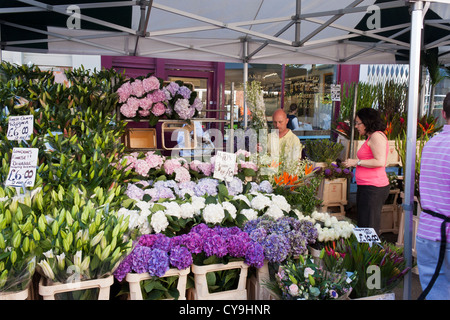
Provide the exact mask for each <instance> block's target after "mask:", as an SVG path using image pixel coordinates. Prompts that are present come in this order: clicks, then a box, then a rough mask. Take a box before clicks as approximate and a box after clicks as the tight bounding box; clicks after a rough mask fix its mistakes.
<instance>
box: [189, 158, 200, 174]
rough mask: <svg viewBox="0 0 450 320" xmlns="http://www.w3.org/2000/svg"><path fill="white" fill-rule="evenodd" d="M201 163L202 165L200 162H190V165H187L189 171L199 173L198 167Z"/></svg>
mask: <svg viewBox="0 0 450 320" xmlns="http://www.w3.org/2000/svg"><path fill="white" fill-rule="evenodd" d="M201 163H202V162H201V161H200V160H192V161H191V163H190V164H189V167H190V168H191V170H194V171H197V172H200V168H199V165H200V164H201Z"/></svg>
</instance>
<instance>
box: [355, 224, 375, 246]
mask: <svg viewBox="0 0 450 320" xmlns="http://www.w3.org/2000/svg"><path fill="white" fill-rule="evenodd" d="M353 234H354V235H355V236H356V239H357V240H358V242H360V243H361V242H362V243H373V242H376V243H380V242H381V240H380V238H379V237H378V235H377V233H376V232H375V229H374V228H354V229H353Z"/></svg>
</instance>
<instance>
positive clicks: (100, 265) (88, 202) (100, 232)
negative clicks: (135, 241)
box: [37, 187, 132, 300]
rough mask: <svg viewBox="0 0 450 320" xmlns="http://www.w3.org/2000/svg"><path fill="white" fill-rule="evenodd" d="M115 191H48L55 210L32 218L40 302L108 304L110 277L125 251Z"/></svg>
mask: <svg viewBox="0 0 450 320" xmlns="http://www.w3.org/2000/svg"><path fill="white" fill-rule="evenodd" d="M117 188H120V187H116V188H112V189H110V190H108V191H107V192H105V191H104V190H103V189H102V188H99V187H98V188H95V192H92V194H91V193H90V192H88V191H86V190H85V192H86V193H83V192H81V194H80V190H79V189H78V188H77V187H73V188H72V189H69V190H63V189H62V188H61V189H60V191H59V192H58V193H56V192H52V193H51V195H46V197H48V196H52V197H54V199H53V201H54V202H55V207H54V208H53V210H51V211H49V212H48V213H47V215H44V214H41V215H40V216H39V217H38V230H39V231H40V232H41V233H43V235H44V236H43V240H42V241H41V242H40V245H41V247H42V250H43V254H42V255H40V256H39V257H38V261H39V262H38V263H37V271H38V272H39V273H40V275H41V280H40V282H39V294H40V295H41V296H43V298H44V300H56V299H61V300H96V299H99V300H108V299H109V291H110V286H111V285H112V284H113V282H114V278H113V276H112V273H113V272H114V270H115V269H116V268H117V267H118V266H119V264H120V262H121V260H122V259H123V258H124V257H125V256H126V255H127V254H128V253H129V251H130V250H131V245H132V242H131V240H130V238H129V235H128V223H129V218H128V217H123V216H122V217H119V216H118V214H117V212H116V211H115V210H114V209H113V208H114V205H113V204H114V198H115V195H116V192H117Z"/></svg>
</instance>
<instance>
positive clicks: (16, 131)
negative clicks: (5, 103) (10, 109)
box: [6, 115, 34, 141]
mask: <svg viewBox="0 0 450 320" xmlns="http://www.w3.org/2000/svg"><path fill="white" fill-rule="evenodd" d="M33 124H34V116H33V115H29V116H10V117H9V121H8V132H7V133H6V137H7V139H8V140H25V141H26V140H30V136H31V134H32V133H33Z"/></svg>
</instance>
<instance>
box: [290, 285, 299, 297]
mask: <svg viewBox="0 0 450 320" xmlns="http://www.w3.org/2000/svg"><path fill="white" fill-rule="evenodd" d="M289 294H290V295H291V296H294V297H295V296H298V286H297V285H296V284H295V283H293V284H291V285H290V286H289Z"/></svg>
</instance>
